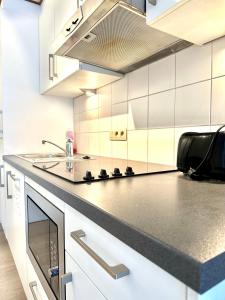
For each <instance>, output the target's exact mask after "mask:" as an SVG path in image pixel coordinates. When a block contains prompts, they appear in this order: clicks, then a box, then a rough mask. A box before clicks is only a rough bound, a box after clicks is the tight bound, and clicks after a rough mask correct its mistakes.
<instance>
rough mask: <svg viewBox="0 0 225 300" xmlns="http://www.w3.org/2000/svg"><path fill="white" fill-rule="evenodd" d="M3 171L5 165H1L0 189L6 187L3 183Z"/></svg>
mask: <svg viewBox="0 0 225 300" xmlns="http://www.w3.org/2000/svg"><path fill="white" fill-rule="evenodd" d="M2 169H4V165H0V187H4V186H5V185H4V183H3V182H2Z"/></svg>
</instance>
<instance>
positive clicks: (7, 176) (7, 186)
mask: <svg viewBox="0 0 225 300" xmlns="http://www.w3.org/2000/svg"><path fill="white" fill-rule="evenodd" d="M9 176H11V171H7V172H6V193H7V195H6V196H7V199H12V195H9Z"/></svg>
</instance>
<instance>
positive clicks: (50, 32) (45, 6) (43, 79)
mask: <svg viewBox="0 0 225 300" xmlns="http://www.w3.org/2000/svg"><path fill="white" fill-rule="evenodd" d="M62 2H64V1H62ZM54 37H55V32H54V2H53V0H45V1H43V3H42V6H41V14H40V17H39V38H40V91H41V93H43V92H45V91H46V90H48V89H49V88H50V87H51V85H52V84H53V81H52V80H49V73H50V70H49V68H51V67H52V66H51V63H52V62H51V60H50V58H49V54H50V48H51V44H52V43H53V41H54Z"/></svg>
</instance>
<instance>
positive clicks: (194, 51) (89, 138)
mask: <svg viewBox="0 0 225 300" xmlns="http://www.w3.org/2000/svg"><path fill="white" fill-rule="evenodd" d="M211 77H213V78H214V79H212V78H211ZM215 77H217V78H215ZM219 77H220V78H219ZM224 99H225V37H224V38H222V39H219V40H216V41H214V42H213V43H209V44H207V45H204V46H191V47H189V48H187V49H185V50H183V51H181V52H178V53H177V54H172V55H171V56H169V57H166V58H164V59H162V60H159V61H156V62H154V63H152V64H150V65H148V66H145V67H142V68H140V69H138V70H136V71H134V72H131V73H129V74H127V75H125V76H124V78H122V79H121V80H118V81H116V82H114V83H112V84H110V85H107V86H105V87H103V88H100V89H98V93H97V95H96V96H94V97H91V98H87V97H86V96H81V97H79V98H77V99H75V103H74V128H75V133H76V139H77V147H78V151H79V152H83V153H90V154H99V155H101V156H107V157H115V158H122V159H132V160H141V161H144V162H146V166H147V162H151V163H160V164H168V165H171V164H175V163H176V152H177V144H178V141H179V138H180V135H181V134H182V133H183V132H187V131H199V132H200V131H210V130H215V129H217V128H218V126H219V124H224V123H225V113H224V107H225V100H224ZM174 126H175V127H174ZM173 127H174V128H173ZM126 128H127V129H128V132H127V137H128V139H127V141H125V142H124V141H120V142H117V141H110V139H109V132H110V130H118V129H126Z"/></svg>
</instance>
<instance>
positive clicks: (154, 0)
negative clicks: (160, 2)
mask: <svg viewBox="0 0 225 300" xmlns="http://www.w3.org/2000/svg"><path fill="white" fill-rule="evenodd" d="M148 2H149V3H150V4H152V5H154V6H155V5H156V4H157V0H148Z"/></svg>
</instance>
